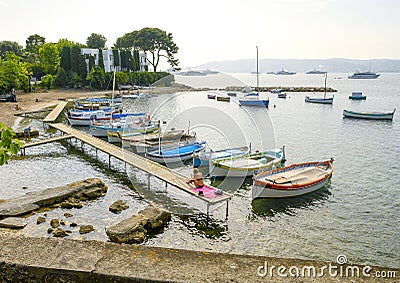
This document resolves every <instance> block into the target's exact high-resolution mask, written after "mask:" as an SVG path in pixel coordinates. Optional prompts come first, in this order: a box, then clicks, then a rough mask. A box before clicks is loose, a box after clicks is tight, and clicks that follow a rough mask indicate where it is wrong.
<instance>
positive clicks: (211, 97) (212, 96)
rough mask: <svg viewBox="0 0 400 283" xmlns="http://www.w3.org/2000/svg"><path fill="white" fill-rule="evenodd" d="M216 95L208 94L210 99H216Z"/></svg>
mask: <svg viewBox="0 0 400 283" xmlns="http://www.w3.org/2000/svg"><path fill="white" fill-rule="evenodd" d="M215 97H216V95H215V94H207V98H208V99H215Z"/></svg>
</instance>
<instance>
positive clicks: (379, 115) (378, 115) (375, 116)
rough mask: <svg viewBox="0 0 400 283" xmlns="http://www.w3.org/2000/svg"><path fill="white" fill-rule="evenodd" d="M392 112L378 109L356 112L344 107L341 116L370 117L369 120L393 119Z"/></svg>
mask: <svg viewBox="0 0 400 283" xmlns="http://www.w3.org/2000/svg"><path fill="white" fill-rule="evenodd" d="M394 112H396V108H395V109H394V110H393V112H380V111H369V112H356V111H351V110H347V109H344V110H343V117H347V118H358V119H370V120H390V121H392V120H393V116H394Z"/></svg>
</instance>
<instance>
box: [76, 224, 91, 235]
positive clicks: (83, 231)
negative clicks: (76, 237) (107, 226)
mask: <svg viewBox="0 0 400 283" xmlns="http://www.w3.org/2000/svg"><path fill="white" fill-rule="evenodd" d="M94 230H95V229H94V227H93V225H82V226H81V227H80V228H79V234H87V233H90V232H92V231H94Z"/></svg>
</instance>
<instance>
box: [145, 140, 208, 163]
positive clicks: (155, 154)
mask: <svg viewBox="0 0 400 283" xmlns="http://www.w3.org/2000/svg"><path fill="white" fill-rule="evenodd" d="M205 147H206V142H204V141H203V142H193V143H181V144H179V146H177V147H172V148H166V149H164V148H159V149H158V150H155V151H151V152H147V153H146V155H145V156H146V157H147V158H148V159H150V160H153V161H156V162H159V163H176V162H181V161H185V160H187V159H191V158H193V156H194V154H195V153H198V152H200V151H203V150H204V149H205Z"/></svg>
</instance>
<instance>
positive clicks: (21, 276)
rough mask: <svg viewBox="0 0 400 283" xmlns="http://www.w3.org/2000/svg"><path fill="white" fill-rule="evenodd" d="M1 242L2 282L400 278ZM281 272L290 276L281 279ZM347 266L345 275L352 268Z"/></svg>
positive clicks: (136, 248) (42, 241)
mask: <svg viewBox="0 0 400 283" xmlns="http://www.w3.org/2000/svg"><path fill="white" fill-rule="evenodd" d="M0 242H1V246H0V282H299V281H301V282H383V281H384V282H395V281H396V280H398V278H388V279H387V280H382V279H381V280H379V279H378V278H377V277H376V276H374V275H376V274H377V273H376V272H380V274H384V272H385V274H389V271H390V272H392V273H390V274H392V275H393V274H394V275H396V276H397V277H398V276H400V270H398V269H397V270H396V269H390V268H382V267H371V270H370V271H369V273H368V274H369V275H370V277H366V276H363V274H362V273H361V274H360V275H359V276H351V277H350V276H346V273H343V274H342V276H340V274H339V273H337V274H336V276H332V275H330V274H329V273H328V270H327V269H324V266H329V264H330V263H328V262H322V261H306V260H296V259H283V258H273V257H263V256H250V255H236V254H223V253H212V252H201V251H191V250H179V249H169V248H160V247H147V246H141V245H126V244H121V245H120V244H114V243H104V242H97V241H76V240H68V239H59V238H57V239H56V238H32V237H24V236H19V235H11V234H10V235H9V234H8V233H6V234H5V235H1V234H0ZM331 264H334V265H336V266H338V264H337V263H331ZM281 266H282V267H281ZM311 266H312V267H313V268H315V269H316V274H315V276H313V274H312V272H311V273H310V274H307V272H308V270H309V269H310V267H311ZM278 267H280V268H281V269H280V272H281V273H283V275H286V277H283V276H279V274H278ZM292 267H297V270H300V271H301V270H302V269H304V268H305V267H306V271H307V272H305V274H303V275H304V276H301V275H302V274H301V272H300V271H299V274H298V277H293V276H292V275H290V274H289V268H291V269H292V270H291V272H292V274H295V273H296V269H293V268H292ZM342 267H343V268H344V269H343V270H346V267H347V265H342ZM349 267H350V268H351V269H348V270H349V271H352V270H355V269H356V268H358V270H360V272H362V270H363V268H365V267H363V266H356V265H351V266H349ZM282 268H286V270H284V269H282ZM337 270H339V269H337ZM321 271H325V272H321ZM393 272H394V273H393ZM322 273H323V274H322ZM263 275H264V276H263ZM348 275H351V274H348ZM354 275H356V274H354ZM344 276H346V277H344Z"/></svg>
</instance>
